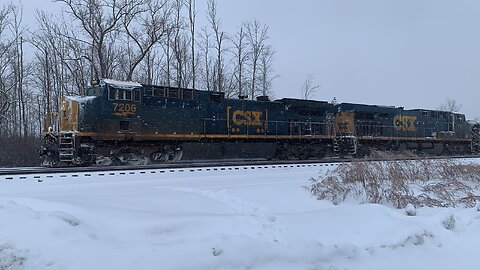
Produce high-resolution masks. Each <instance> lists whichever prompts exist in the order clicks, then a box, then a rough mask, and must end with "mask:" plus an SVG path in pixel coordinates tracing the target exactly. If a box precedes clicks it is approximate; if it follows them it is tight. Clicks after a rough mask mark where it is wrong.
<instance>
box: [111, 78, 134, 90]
mask: <svg viewBox="0 0 480 270" xmlns="http://www.w3.org/2000/svg"><path fill="white" fill-rule="evenodd" d="M102 82H104V83H106V84H109V85H112V86H114V87H117V88H122V89H133V88H138V87H142V85H141V84H139V83H138V82H131V81H117V80H112V79H102Z"/></svg>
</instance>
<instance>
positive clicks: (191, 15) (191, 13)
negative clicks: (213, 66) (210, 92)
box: [185, 0, 197, 89]
mask: <svg viewBox="0 0 480 270" xmlns="http://www.w3.org/2000/svg"><path fill="white" fill-rule="evenodd" d="M185 4H186V6H187V9H188V21H189V26H190V46H191V47H190V49H191V52H190V53H191V56H190V57H191V61H192V62H191V73H192V74H191V76H192V88H194V89H195V86H196V85H195V84H196V80H197V61H196V54H195V34H196V33H195V24H196V19H197V10H196V0H186V3H185Z"/></svg>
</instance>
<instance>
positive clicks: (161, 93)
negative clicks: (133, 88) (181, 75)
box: [153, 87, 165, 97]
mask: <svg viewBox="0 0 480 270" xmlns="http://www.w3.org/2000/svg"><path fill="white" fill-rule="evenodd" d="M153 95H154V96H156V97H165V89H163V88H160V87H154V88H153Z"/></svg>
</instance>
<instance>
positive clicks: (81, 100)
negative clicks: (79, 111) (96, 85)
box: [65, 96, 97, 103]
mask: <svg viewBox="0 0 480 270" xmlns="http://www.w3.org/2000/svg"><path fill="white" fill-rule="evenodd" d="M96 97H97V96H67V97H65V98H68V99H70V100H73V101H76V102H78V103H84V102H87V101H90V100H93V99H95V98H96Z"/></svg>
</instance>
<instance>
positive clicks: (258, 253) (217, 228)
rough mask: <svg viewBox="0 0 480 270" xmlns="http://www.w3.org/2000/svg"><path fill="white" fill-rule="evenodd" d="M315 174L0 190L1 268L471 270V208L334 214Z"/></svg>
mask: <svg viewBox="0 0 480 270" xmlns="http://www.w3.org/2000/svg"><path fill="white" fill-rule="evenodd" d="M320 170H321V169H320V168H311V167H307V168H283V169H278V168H276V169H262V170H251V171H210V172H206V171H204V172H179V171H178V170H177V171H176V172H174V173H167V174H155V175H151V174H145V175H135V176H132V175H128V174H126V175H120V176H115V177H106V176H105V177H98V176H94V177H90V178H51V179H45V180H44V181H43V182H36V181H33V180H26V181H2V182H0V269H62V270H63V269H116V270H119V269H142V270H147V269H188V270H191V269H275V270H282V269H319V270H320V269H326V270H336V269H368V270H371V269H399V270H400V269H401V270H404V269H436V270H437V269H476V268H479V267H480V260H479V259H478V256H476V254H477V253H478V251H477V249H476V248H477V247H478V245H479V244H478V243H480V212H478V211H477V209H476V208H475V209H435V208H422V209H418V210H417V216H413V217H412V216H407V215H405V213H404V210H398V209H392V208H388V207H385V206H381V205H359V204H355V203H348V204H341V205H339V206H334V205H332V204H331V203H329V202H326V201H317V200H316V199H315V198H314V197H312V196H311V195H310V194H309V192H308V191H307V190H305V189H304V188H303V186H305V185H308V184H309V179H310V178H311V177H316V176H318V174H319V172H320ZM452 216H453V218H454V219H455V226H454V227H453V228H449V229H447V228H446V226H445V225H444V224H443V223H444V221H445V220H447V219H448V218H450V217H452Z"/></svg>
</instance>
